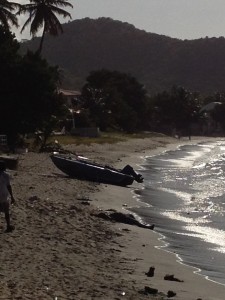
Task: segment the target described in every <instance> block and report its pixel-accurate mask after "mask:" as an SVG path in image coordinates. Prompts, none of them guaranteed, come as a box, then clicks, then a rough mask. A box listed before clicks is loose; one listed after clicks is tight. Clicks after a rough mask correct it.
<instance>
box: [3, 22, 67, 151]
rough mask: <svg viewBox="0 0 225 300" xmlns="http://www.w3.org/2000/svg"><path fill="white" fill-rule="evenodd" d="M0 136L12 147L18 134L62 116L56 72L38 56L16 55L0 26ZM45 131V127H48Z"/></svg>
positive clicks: (11, 37)
mask: <svg viewBox="0 0 225 300" xmlns="http://www.w3.org/2000/svg"><path fill="white" fill-rule="evenodd" d="M0 42H1V43H0V54H1V55H0V62H1V59H2V57H3V58H7V59H6V60H5V61H4V62H3V63H0V74H1V80H0V95H1V97H0V107H1V109H0V134H7V136H8V140H9V142H10V144H11V146H13V145H14V144H15V142H16V140H17V137H18V135H23V134H25V133H34V132H35V131H36V130H42V131H43V130H44V129H45V127H46V126H47V125H46V124H48V122H49V120H51V119H52V120H54V119H55V117H54V116H56V117H57V118H59V117H60V116H61V115H62V113H63V104H64V101H63V99H62V96H60V95H59V93H58V92H57V90H58V85H59V80H60V77H59V70H58V68H57V67H52V66H49V65H48V63H47V61H46V60H44V59H42V58H41V57H40V55H38V54H33V53H31V52H28V53H27V54H26V55H25V56H24V57H22V56H20V55H18V47H17V46H18V42H17V41H15V40H14V36H13V35H12V34H10V32H8V31H4V30H3V28H1V27H0ZM48 132H49V128H48Z"/></svg>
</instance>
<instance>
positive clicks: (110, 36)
mask: <svg viewBox="0 0 225 300" xmlns="http://www.w3.org/2000/svg"><path fill="white" fill-rule="evenodd" d="M63 31H64V34H63V35H60V36H59V37H57V39H56V38H54V37H51V36H46V39H45V44H44V47H43V56H44V57H45V58H46V59H47V60H48V62H50V63H51V64H53V65H55V64H56V65H58V66H59V67H60V68H61V69H62V71H63V72H64V77H65V78H64V86H65V87H68V88H72V89H75V88H79V89H80V88H82V86H83V84H84V83H85V79H86V77H87V76H88V75H89V73H90V72H91V71H94V70H99V69H108V70H111V71H114V70H116V71H119V72H122V73H130V74H132V76H134V77H136V78H137V80H138V81H139V82H141V83H142V84H144V86H145V88H146V90H147V91H148V93H151V94H154V93H156V92H162V91H164V90H169V89H170V88H171V86H173V85H178V86H184V87H186V88H187V89H189V90H194V91H198V92H201V93H204V94H207V93H213V92H215V91H219V92H222V91H224V89H225V87H224V77H225V39H224V38H223V37H221V38H207V37H206V38H204V39H198V40H191V41H189V40H184V41H182V40H178V39H174V38H170V37H166V36H163V35H157V34H153V33H147V32H145V31H143V30H139V29H136V28H135V27H134V26H133V25H130V24H128V23H122V22H120V21H113V20H112V19H109V18H100V19H98V20H92V19H88V18H86V19H82V20H75V21H72V22H69V23H67V24H64V25H63ZM39 42H40V38H35V39H33V40H32V41H28V42H24V43H22V50H23V51H25V49H27V47H28V48H29V49H33V50H35V49H37V48H38V45H39Z"/></svg>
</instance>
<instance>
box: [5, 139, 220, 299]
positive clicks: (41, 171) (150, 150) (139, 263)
mask: <svg viewBox="0 0 225 300" xmlns="http://www.w3.org/2000/svg"><path fill="white" fill-rule="evenodd" d="M201 140H208V139H206V138H193V139H192V140H191V141H189V140H188V139H181V140H176V139H174V138H170V137H165V136H159V137H150V138H145V139H130V140H129V141H126V142H120V143H117V144H103V145H98V144H93V145H91V146H82V145H80V146H74V145H70V146H67V147H66V148H67V150H71V151H76V153H78V154H80V155H82V156H85V157H88V158H90V159H92V160H94V161H96V162H100V163H103V164H107V165H112V166H115V167H119V168H120V167H123V166H125V165H126V164H130V165H132V166H133V167H134V169H136V168H138V166H139V165H140V164H141V163H143V160H144V157H145V156H146V155H155V154H157V153H160V152H162V151H165V150H166V149H175V148H176V147H177V146H178V145H180V144H188V143H197V142H198V141H201ZM9 173H10V175H11V178H12V187H13V191H14V196H15V198H16V204H15V205H13V206H12V210H11V215H12V223H13V225H15V226H16V229H15V231H14V232H12V233H10V234H9V233H8V234H7V233H4V229H5V228H4V227H5V223H4V217H3V215H2V216H1V230H0V239H1V246H0V247H1V252H0V258H1V262H2V264H1V267H0V289H1V293H0V299H22V300H23V299H25V300H26V299H35V300H36V299H54V300H59V299H71V300H72V299H84V300H86V299H87V300H88V299H105V300H107V299H109V300H110V299H132V300H134V299H135V300H136V299H137V300H139V299H168V297H167V295H168V291H172V292H174V297H171V298H172V299H183V300H186V299H187V300H191V299H193V300H194V299H195V300H197V299H202V300H217V299H218V300H222V299H224V294H225V287H224V286H222V285H219V284H216V283H213V282H210V281H209V280H206V279H205V278H204V277H202V276H200V275H197V274H195V271H196V270H195V269H194V268H191V267H188V266H184V265H182V264H181V263H179V262H178V258H177V256H176V253H169V252H166V251H164V250H162V247H163V246H164V244H163V241H161V240H160V236H159V235H158V234H157V233H155V232H154V230H153V231H152V230H149V229H144V228H140V227H137V226H133V225H127V224H122V223H118V222H110V221H107V220H103V219H101V218H98V217H96V214H97V213H98V212H99V211H105V210H107V209H114V210H117V211H121V212H124V213H127V209H128V208H129V207H134V206H136V205H138V203H137V201H136V199H135V198H134V194H133V191H134V189H135V188H140V187H141V184H138V183H134V184H133V185H132V186H130V187H126V188H124V187H118V186H112V185H106V184H97V183H93V182H88V181H81V180H76V179H70V178H68V177H66V176H65V175H64V174H63V173H62V172H60V171H59V170H58V169H57V168H56V167H55V166H54V165H53V163H52V162H51V160H50V158H49V154H48V153H41V154H40V153H33V152H28V153H26V154H22V155H20V160H19V167H18V170H16V171H9ZM150 267H154V268H155V272H154V276H153V277H148V276H147V275H146V274H145V273H146V272H148V270H149V268H150ZM167 274H173V275H174V277H176V278H178V279H180V280H181V281H182V282H179V281H170V280H169V281H168V280H164V276H165V275H167ZM145 287H149V288H152V289H157V290H158V292H157V293H156V295H151V294H148V293H146V289H145ZM147 290H148V289H147ZM175 294H176V295H175Z"/></svg>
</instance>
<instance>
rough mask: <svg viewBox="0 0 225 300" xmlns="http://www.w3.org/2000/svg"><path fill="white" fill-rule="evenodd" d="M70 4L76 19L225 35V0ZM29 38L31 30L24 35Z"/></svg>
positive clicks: (188, 34) (82, 0)
mask: <svg viewBox="0 0 225 300" xmlns="http://www.w3.org/2000/svg"><path fill="white" fill-rule="evenodd" d="M10 1H11V0H10ZM17 2H20V3H28V2H29V1H24V0H21V1H20V0H17ZM70 3H72V4H73V6H74V8H73V10H70V9H69V10H68V11H69V12H70V13H71V15H72V17H73V20H75V19H81V18H85V17H90V18H94V19H95V18H99V17H110V18H112V19H115V20H121V21H124V22H128V23H130V24H133V25H134V26H135V27H137V28H139V29H144V30H146V31H147V32H153V33H158V34H164V35H168V36H170V37H176V38H180V39H196V38H200V37H205V36H208V37H213V36H215V37H219V36H225V0H71V1H70ZM23 19H24V18H23ZM24 20H25V19H24ZM22 21H23V20H22ZM66 21H67V20H62V22H63V23H64V22H66ZM28 37H29V35H28V34H27V33H25V34H23V36H22V38H28Z"/></svg>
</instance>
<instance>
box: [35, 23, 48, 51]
mask: <svg viewBox="0 0 225 300" xmlns="http://www.w3.org/2000/svg"><path fill="white" fill-rule="evenodd" d="M45 32H46V31H45V26H44V29H43V33H42V36H41V41H40V45H39V48H38V50H37V53H38V54H41V51H42V48H43V43H44V38H45Z"/></svg>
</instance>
